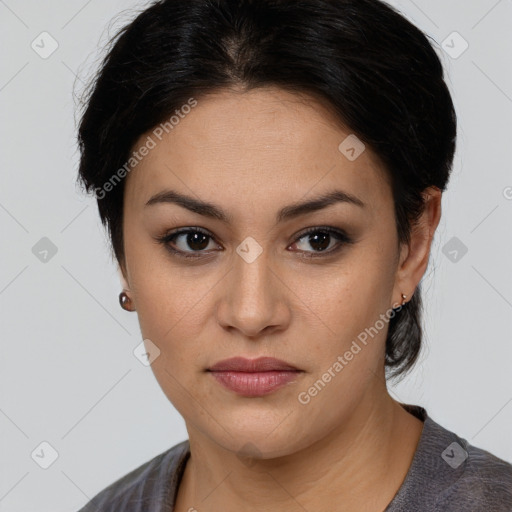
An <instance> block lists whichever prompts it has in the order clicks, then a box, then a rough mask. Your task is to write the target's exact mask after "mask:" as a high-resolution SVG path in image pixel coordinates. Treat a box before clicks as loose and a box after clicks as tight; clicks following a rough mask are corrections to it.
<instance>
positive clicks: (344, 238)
mask: <svg viewBox="0 0 512 512" xmlns="http://www.w3.org/2000/svg"><path fill="white" fill-rule="evenodd" d="M190 233H201V234H203V235H205V236H207V237H209V238H210V239H212V240H215V238H214V237H213V236H212V235H211V234H210V233H209V232H208V231H206V230H204V229H202V228H199V227H190V228H186V229H181V230H178V231H174V232H171V233H166V234H164V235H163V236H159V237H156V238H155V240H156V241H157V242H158V243H160V244H162V245H164V246H165V248H166V249H167V250H168V251H169V252H171V254H173V255H175V256H178V257H179V258H185V259H197V258H201V257H204V254H202V253H203V252H204V251H196V252H194V251H190V252H188V251H187V252H184V251H180V250H179V249H174V248H173V247H171V246H170V245H169V243H170V242H172V241H174V239H175V238H177V237H178V236H180V235H186V234H190ZM312 233H327V234H329V235H334V238H336V239H338V241H339V242H338V244H337V245H336V246H335V247H334V248H332V249H329V250H328V251H327V252H316V253H315V252H313V253H311V251H299V252H302V253H305V254H302V255H301V256H300V257H301V258H307V259H314V258H322V257H328V256H331V255H333V254H334V253H337V252H338V251H339V250H341V249H342V248H343V246H345V245H349V244H353V243H354V240H353V239H352V238H351V237H349V236H348V235H347V234H346V233H345V232H344V231H342V230H339V229H334V228H331V227H327V226H319V227H313V228H309V229H307V230H306V231H303V232H302V233H300V234H299V235H298V236H297V238H296V239H295V241H294V242H293V243H292V244H291V245H293V244H295V243H297V242H299V241H300V240H301V239H302V238H305V237H306V236H307V235H309V234H312Z"/></svg>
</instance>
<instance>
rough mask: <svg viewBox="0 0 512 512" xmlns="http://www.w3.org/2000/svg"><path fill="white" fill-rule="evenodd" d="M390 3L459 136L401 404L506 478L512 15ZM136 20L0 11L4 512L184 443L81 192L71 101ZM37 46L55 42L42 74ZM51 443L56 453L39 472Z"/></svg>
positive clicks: (80, 496) (27, 510) (55, 508)
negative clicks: (490, 461)
mask: <svg viewBox="0 0 512 512" xmlns="http://www.w3.org/2000/svg"><path fill="white" fill-rule="evenodd" d="M390 3H392V4H393V5H395V6H397V7H399V8H400V9H401V10H402V12H403V13H404V14H405V15H406V16H407V17H408V18H409V19H410V20H411V21H412V22H413V23H415V24H416V25H418V26H419V27H420V28H421V29H423V30H424V31H425V32H427V33H428V34H429V35H431V36H432V37H433V38H434V39H435V40H436V41H437V42H438V44H439V50H438V53H439V55H440V56H441V58H442V61H443V63H444V66H445V69H446V71H447V73H448V83H449V87H450V89H451V91H452V93H453V97H454V101H455V105H456V109H457V113H458V117H459V123H460V126H459V138H458V150H457V155H456V158H455V168H454V173H453V175H452V178H451V183H450V186H449V190H448V191H447V192H446V193H445V194H444V195H443V203H442V206H443V216H442V220H441V224H440V226H439V229H438V231H437V234H436V237H435V239H434V245H433V250H432V255H431V260H430V264H429V269H428V270H427V273H426V275H425V277H424V279H423V283H424V284H423V287H424V297H425V303H426V304H427V305H426V313H425V329H426V344H425V348H424V350H423V353H422V358H421V361H420V362H419V364H418V365H417V366H416V369H415V370H414V372H413V373H412V374H411V376H410V377H408V378H407V379H406V380H405V381H403V382H402V383H401V384H399V385H398V386H393V387H391V391H392V393H393V394H394V396H395V397H396V398H397V399H399V400H401V401H402V402H408V403H416V404H420V405H423V406H424V407H426V408H427V410H428V411H429V413H430V415H431V416H432V417H433V418H434V419H435V420H436V421H438V422H440V423H441V424H442V425H444V426H445V427H447V428H449V429H451V430H454V431H455V432H457V433H458V434H459V435H461V436H462V437H464V438H466V439H467V440H468V441H469V442H471V443H472V444H475V445H477V446H480V447H483V448H485V449H487V450H489V451H491V452H493V453H495V454H496V455H498V456H500V457H502V458H504V459H506V460H508V461H511V462H512V435H511V432H512V372H511V364H510V361H511V356H512V344H511V343H510V342H511V333H512V273H511V271H510V262H511V261H512V236H511V235H512V230H511V225H512V172H511V166H510V163H509V162H510V147H511V142H512V141H511V137H510V135H511V128H510V127H511V124H512V77H511V69H512V66H511V61H510V55H512V36H511V34H512V30H511V28H512V2H511V1H510V0H500V1H494V0H472V1H468V0H454V1H450V2H446V1H444V0H443V1H442V0H435V1H433V0H428V1H427V0H421V1H420V0H416V1H414V2H413V1H411V0H403V1H394V2H390ZM143 6H144V3H143V2H136V1H131V2H130V1H120V0H116V1H114V0H108V1H106V0H102V1H99V0H89V1H86V2H84V1H82V0H73V1H67V2H62V0H59V1H57V0H52V1H45V2H40V1H35V0H24V1H20V0H7V1H2V0H0V17H1V22H0V23H1V25H0V27H1V31H2V36H1V37H2V45H1V50H0V51H1V52H2V55H1V62H2V68H1V75H0V104H1V112H2V116H1V119H2V122H1V141H2V151H1V152H0V159H1V160H0V163H1V169H2V172H1V175H0V180H1V184H0V224H1V229H2V233H1V244H2V245H1V252H0V253H1V258H2V261H1V265H0V315H1V333H2V343H1V350H2V351H1V358H0V393H1V394H0V432H1V436H0V443H1V444H0V446H1V455H0V459H1V461H2V464H1V467H0V511H9V512H36V511H37V512H50V511H51V512H64V511H75V510H77V509H78V508H79V507H80V506H82V505H83V504H84V503H85V502H86V501H87V500H88V499H89V498H91V497H92V496H94V495H95V494H96V493H97V492H98V491H99V490H101V489H103V488H104V487H105V486H106V485H108V484H109V483H111V482H112V481H113V480H115V479H117V478H119V477H120V476H121V475H124V474H126V473H127V472H128V471H130V470H131V469H133V468H135V467H136V466H138V465H140V464H142V463H143V462H145V461H147V460H149V459H150V458H152V457H153V456H155V455H156V454H158V453H160V452H162V451H164V450H166V449H167V448H169V447H170V446H172V445H174V444H176V443H178V442H179V441H182V440H183V439H186V437H187V433H186V430H185V426H184V422H183V419H182V418H181V416H180V415H179V414H178V413H177V412H176V411H175V410H174V408H173V406H172V405H171V404H170V403H169V402H168V400H167V399H166V398H165V396H164V394H163V393H162V391H161V389H160V387H159V386H158V384H157V382H156V380H155V379H154V377H153V374H152V373H151V369H150V368H149V367H146V366H144V365H143V364H141V363H140V362H139V360H138V359H137V358H136V357H135V356H134V355H133V350H134V348H135V347H136V346H137V345H138V344H139V343H140V342H141V335H140V331H139V328H138V323H137V320H136V315H135V314H129V313H127V312H124V311H123V310H121V309H120V307H119V304H118V298H117V296H118V293H119V291H120V288H121V286H120V281H119V277H118V274H117V269H116V267H115V265H114V264H113V263H112V262H111V261H110V257H109V251H108V245H107V239H106V236H105V234H104V231H103V230H102V227H101V224H100V221H99V218H98V215H97V210H96V205H95V202H94V200H93V198H91V197H86V196H84V195H82V194H81V193H80V191H79V189H78V188H77V187H76V186H75V178H76V169H77V162H78V152H77V148H76V145H75V119H74V118H75V104H74V99H73V86H74V85H75V90H78V91H80V90H81V85H82V82H83V81H87V78H88V77H89V76H90V73H91V72H92V71H93V70H94V69H95V65H96V64H97V63H98V60H99V57H100V55H101V54H100V53H99V50H98V48H100V47H101V45H102V44H103V43H104V42H105V40H106V37H108V35H109V34H111V35H112V34H113V33H114V31H115V30H116V28H118V27H119V26H121V25H122V24H124V23H125V22H126V21H128V20H129V19H131V17H132V14H133V11H132V12H130V11H127V12H124V13H121V11H125V10H126V9H131V8H138V9H140V8H141V7H143ZM119 13H121V14H119ZM114 17H115V20H114V21H112V20H113V19H114ZM454 31H456V32H458V33H459V34H460V36H461V37H462V38H463V39H464V40H465V41H467V43H468V44H469V47H468V49H467V50H466V51H465V52H464V53H462V54H461V55H458V54H459V53H460V52H461V50H462V49H463V48H464V46H463V40H462V39H460V38H458V36H457V35H455V36H454V35H452V33H453V32H454ZM42 32H48V33H49V34H50V36H51V38H53V39H54V40H55V41H56V42H57V43H58V48H57V49H56V50H55V51H54V53H52V54H51V55H49V56H45V57H46V58H43V57H42V56H41V53H42V52H43V51H46V52H48V51H49V50H51V44H52V39H50V36H46V35H44V36H40V34H41V33H42ZM33 41H34V43H33ZM443 41H446V42H445V44H444V47H446V50H445V49H443ZM31 45H34V46H36V45H38V46H36V48H37V51H38V52H39V53H37V52H36V51H35V49H33V48H32V46H31ZM75 82H76V84H75ZM44 237H46V238H47V239H49V240H50V241H51V244H49V242H48V240H43V241H41V239H42V238H44ZM51 246H54V247H55V248H54V251H55V249H56V251H57V252H56V253H55V254H53V253H52V251H51V248H50V249H49V247H51ZM34 247H35V249H34ZM45 249H46V250H49V252H48V253H44V252H43V251H44V250H45ZM466 249H467V253H465V254H464V251H465V250H466ZM454 251H455V252H454ZM455 256H456V257H457V259H456V260H454V257H455ZM44 258H46V259H44ZM42 442H47V443H49V444H50V445H51V447H53V449H54V450H55V451H56V452H57V454H58V457H57V459H56V460H55V461H54V462H53V463H52V464H51V465H50V466H49V467H48V468H47V469H43V468H42V467H40V466H41V464H43V465H44V464H45V463H46V464H48V463H49V462H51V454H52V449H51V448H49V447H48V446H47V445H42V446H41V443H42ZM33 454H34V455H33ZM38 454H39V455H38Z"/></svg>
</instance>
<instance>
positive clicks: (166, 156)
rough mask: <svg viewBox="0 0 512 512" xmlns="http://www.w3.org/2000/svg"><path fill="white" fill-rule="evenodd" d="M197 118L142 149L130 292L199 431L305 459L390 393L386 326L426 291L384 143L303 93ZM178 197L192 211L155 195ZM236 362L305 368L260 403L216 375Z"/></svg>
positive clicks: (237, 98)
mask: <svg viewBox="0 0 512 512" xmlns="http://www.w3.org/2000/svg"><path fill="white" fill-rule="evenodd" d="M185 111H186V112H188V111H189V109H188V108H186V109H184V110H183V111H182V113H181V115H180V116H179V117H177V118H176V119H179V122H178V123H176V120H174V122H175V124H174V127H173V128H172V129H170V128H169V126H170V125H167V131H168V133H167V132H166V131H165V129H162V127H160V129H159V130H156V131H151V132H148V133H147V134H145V135H144V136H142V137H141V138H140V139H139V141H138V142H137V144H135V146H134V150H136V149H137V148H140V147H142V146H143V145H145V144H146V147H150V149H149V150H148V153H147V155H146V156H144V158H143V159H142V160H141V161H140V163H138V164H137V165H136V166H135V168H134V169H133V170H132V171H131V172H130V173H129V174H128V177H127V182H126V189H125V206H124V208H125V210H124V243H125V246H124V247H125V254H126V260H125V261H126V267H125V270H124V276H125V278H126V285H127V286H126V287H127V288H128V290H129V294H130V296H131V297H132V300H133V304H134V307H135V308H136V310H137V313H138V317H139V321H140V326H141V331H142V335H143V337H144V339H146V340H150V341H151V343H152V344H154V345H156V346H157V347H158V350H159V351H160V353H159V355H158V357H156V359H154V361H153V363H152V369H153V371H154V373H155V376H156V378H157V380H158V382H159V384H160V386H161V388H162V390H163V391H164V393H165V394H166V396H167V397H168V398H169V400H170V401H171V402H172V403H173V404H174V406H175V407H176V409H177V410H178V411H179V412H180V414H181V415H182V416H183V417H184V419H185V421H186V424H187V428H188V429H189V434H190V435H192V433H195V434H197V435H198V436H204V437H205V438H208V439H209V440H210V441H213V442H215V443H217V444H218V445H220V446H222V447H224V448H225V449H227V450H231V451H234V452H238V451H239V450H241V449H242V447H243V446H245V445H247V444H248V443H249V444H250V446H252V447H256V448H255V450H256V451H258V452H259V453H260V454H261V456H262V457H263V458H265V457H275V456H279V455H284V454H287V453H293V452H295V451H297V450H299V449H301V448H304V447H306V446H309V445H311V444H312V443H314V442H315V441H318V440H320V439H321V438H322V437H324V436H326V435H327V434H329V433H330V432H332V431H333V430H334V429H336V428H341V427H342V426H343V425H344V424H345V423H346V422H347V420H348V419H349V418H350V417H351V416H352V415H353V413H354V411H356V409H357V408H360V407H362V406H367V407H371V405H372V403H374V402H375V401H376V400H379V399H380V397H381V396H382V393H383V392H384V389H385V387H384V382H385V381H384V378H383V369H384V344H385V339H386V332H387V327H388V322H387V321H386V319H389V316H390V313H391V308H392V307H393V306H395V307H396V306H397V305H398V304H399V303H400V302H401V295H400V293H401V292H402V291H403V292H404V293H406V294H410V293H411V292H412V291H413V290H414V288H412V289H404V287H403V284H404V283H403V282H399V280H398V279H399V275H400V274H399V272H398V270H399V256H400V255H399V254H398V248H397V234H396V229H395V219H394V212H393V199H392V195H391V188H390V184H389V182H388V181H387V179H386V177H385V174H384V172H383V170H382V168H381V167H380V164H379V162H378V160H377V159H376V157H375V155H373V154H372V152H371V151H370V150H369V148H366V149H364V150H363V148H362V147H361V146H358V145H357V140H355V139H353V138H352V137H353V136H352V137H351V138H349V139H347V137H349V136H350V135H351V134H350V132H349V131H343V130H342V129H341V128H339V127H338V126H337V125H336V124H335V123H334V121H333V120H332V119H331V117H330V114H329V113H328V111H326V110H324V109H323V108H322V107H321V106H320V105H319V104H315V103H311V104H307V103H305V102H301V101H300V99H299V98H298V96H297V95H292V94H291V93H288V92H285V91H282V90H279V89H273V88H268V89H257V90H253V91H251V92H249V93H243V94H242V93H235V92H228V91H224V92H222V93H218V94H215V95H211V96H208V97H207V98H201V99H199V100H198V101H197V105H196V106H194V107H193V108H190V112H189V113H188V114H184V113H183V112H185ZM156 134H157V135H158V136H157V135H156ZM148 136H149V137H150V138H151V139H152V140H153V142H154V143H155V144H153V143H152V142H149V139H148ZM160 139H161V140H160ZM340 144H341V146H340ZM153 146H154V147H153ZM351 148H353V149H351ZM361 151H362V152H361ZM170 191H172V192H174V193H175V194H179V195H181V196H186V197H187V198H188V205H189V207H188V208H187V207H186V206H185V204H186V203H183V202H182V203H181V205H180V204H177V202H175V201H173V200H172V198H171V197H168V199H169V200H168V201H163V200H162V201H158V200H153V201H152V202H151V204H147V203H148V201H150V199H151V198H155V197H157V196H158V195H160V197H162V196H161V195H162V194H163V193H165V192H170ZM335 192H338V196H337V198H335V199H334V200H332V201H328V202H326V203H325V204H320V203H315V201H317V200H318V199H319V198H322V197H324V196H327V195H329V194H334V193H335ZM342 194H346V195H347V197H352V198H354V202H352V201H348V200H340V199H342V198H343V195H342ZM174 197H177V196H176V195H175V196H174ZM206 203H207V204H208V207H205V206H201V207H198V205H200V204H206ZM302 204H309V206H308V207H304V208H300V207H298V206H299V205H302ZM219 212H222V214H223V216H224V217H225V218H221V217H222V216H221V215H219ZM192 228H194V229H196V228H198V229H199V232H197V230H196V231H194V230H193V229H192ZM311 228H313V230H312V231H313V233H310V234H307V233H305V232H306V231H307V230H310V229H311ZM185 229H191V230H192V233H191V234H187V233H186V232H185V233H184V234H178V235H177V236H175V237H174V238H173V239H172V240H171V239H170V238H168V239H167V246H166V244H165V243H163V242H158V241H157V239H158V238H161V237H164V236H165V235H166V234H169V233H171V232H173V233H175V232H177V231H183V230H185ZM338 233H340V234H341V236H340V235H339V234H338ZM205 234H206V235H205ZM344 237H347V239H345V238H344ZM171 249H172V250H173V251H174V250H175V251H178V253H175V252H172V251H171ZM186 256H191V257H190V258H186ZM363 340H364V341H363ZM146 343H147V342H146ZM146 347H147V348H148V349H149V351H150V352H151V350H152V348H151V347H152V345H149V344H147V345H146ZM357 347H359V349H358V348H357ZM235 356H240V357H244V358H247V359H255V358H259V357H262V356H269V357H275V358H278V359H280V360H283V361H285V362H287V363H288V364H290V365H292V366H294V367H296V368H297V369H299V370H301V371H300V372H295V373H293V374H290V373H288V374H286V375H289V376H290V377H291V379H290V380H288V382H287V383H286V384H285V385H282V386H281V387H278V388H276V389H274V390H273V391H271V392H267V393H266V394H259V395H258V394H256V396H255V395H252V396H250V395H249V394H248V393H245V394H244V392H243V391H242V392H235V391H233V390H232V389H229V388H227V387H225V386H224V385H223V384H221V383H220V382H219V380H217V378H216V377H214V374H213V372H211V371H208V369H209V368H211V367H212V366H213V365H215V364H216V363H218V362H219V361H221V360H225V359H228V358H232V357H235ZM365 404H366V405H365Z"/></svg>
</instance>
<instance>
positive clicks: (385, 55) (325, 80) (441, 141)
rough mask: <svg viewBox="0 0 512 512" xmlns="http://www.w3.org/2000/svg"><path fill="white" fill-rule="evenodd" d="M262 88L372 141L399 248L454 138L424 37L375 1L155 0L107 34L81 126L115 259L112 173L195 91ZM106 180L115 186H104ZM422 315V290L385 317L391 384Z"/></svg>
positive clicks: (119, 252)
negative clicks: (317, 106) (304, 98)
mask: <svg viewBox="0 0 512 512" xmlns="http://www.w3.org/2000/svg"><path fill="white" fill-rule="evenodd" d="M262 86H278V87H281V88H283V89H286V90H288V91H291V92H301V93H304V92H305V93H308V94H310V95H311V96H313V97H316V98H321V99H323V100H324V101H325V102H326V103H327V104H328V105H330V107H331V110H332V113H333V114H334V115H335V116H336V117H337V119H339V120H340V122H341V123H342V124H343V125H344V126H347V127H349V128H350V130H351V131H352V133H354V134H356V135H357V137H358V138H359V139H360V140H362V141H363V142H364V143H365V144H366V145H368V146H369V147H371V149H372V150H373V151H374V152H375V153H376V154H377V155H378V157H379V158H380V160H381V161H382V162H383V164H384V166H385V168H386V171H387V173H388V174H389V177H390V180H391V183H392V190H393V198H394V204H395V217H396V228H397V232H398V239H399V243H408V241H409V240H410V231H411V226H412V225H413V223H414V222H415V221H416V220H417V219H418V217H419V216H420V215H421V213H422V211H423V208H424V202H423V197H422V191H424V190H425V189H426V188H427V187H429V186H436V187H438V188H439V189H441V190H445V188H446V186H447V183H448V180H449V175H450V171H451V166H452V162H453V156H454V152H455V142H456V115H455V110H454V106H453V103H452V99H451V96H450V93H449V90H448V88H447V85H446V83H445V81H444V76H443V68H442V64H441V62H440V60H439V58H438V56H437V54H436V52H435V50H434V48H433V46H432V45H431V43H430V42H429V39H428V36H426V35H425V34H423V33H422V32H421V31H420V30H419V29H418V28H417V27H415V26H414V25H413V24H411V23H410V22H409V21H407V20H406V18H405V17H403V16H402V15H401V14H400V13H399V12H398V11H397V10H395V9H394V8H392V7H391V6H389V5H387V4H386V3H384V2H382V1H379V0H295V1H290V0H256V1H253V0H162V1H158V2H155V3H153V4H152V5H151V6H150V7H148V8H147V9H145V10H144V11H143V12H141V13H140V14H139V15H138V16H137V17H136V18H135V19H134V20H133V21H132V22H131V23H129V24H128V25H126V26H124V28H122V29H121V30H120V31H119V32H118V33H117V34H116V36H115V37H114V38H112V39H111V41H110V46H109V48H108V53H107V55H106V57H105V58H104V61H103V63H102V65H101V68H100V70H99V72H98V74H97V75H96V76H95V79H94V81H93V83H92V84H91V88H90V94H89V95H88V97H87V99H86V101H85V105H84V111H83V114H82V117H81V121H80V126H79V131H78V142H79V147H80V151H81V160H80V168H79V177H78V179H79V182H80V184H81V185H83V186H84V187H85V189H86V191H87V192H93V191H94V192H96V197H97V200H98V208H99V214H100V217H101V220H102V222H103V224H104V225H105V226H106V227H107V228H108V230H109V235H110V239H111V242H112V248H113V255H114V256H115V258H116V259H117V261H118V262H119V263H122V262H124V250H123V236H122V219H123V190H124V187H123V180H122V179H121V178H120V176H124V175H125V174H126V173H122V172H121V173H119V172H118V171H119V170H120V169H122V168H123V166H125V164H126V162H127V161H128V160H129V158H130V152H131V151H132V149H133V145H134V144H135V142H136V140H137V139H138V138H139V137H140V136H141V135H142V134H144V133H146V132H147V131H148V130H150V129H152V128H153V127H155V126H157V125H159V124H160V123H163V122H166V121H167V120H168V119H169V117H170V116H172V115H173V113H175V112H176V110H179V109H180V108H181V107H182V106H183V105H185V104H187V103H188V102H189V100H190V98H191V97H193V98H195V99H200V98H201V96H202V95H204V94H208V93H210V92H215V91H217V90H221V89H229V88H235V87H236V88H242V89H243V90H250V89H254V88H257V87H262ZM116 173H117V175H116ZM113 177H114V178H116V180H117V181H118V182H119V183H117V182H116V183H115V186H109V185H107V187H105V185H106V184H108V183H112V178H113ZM107 189H108V190H107ZM420 284H421V283H420ZM421 308H422V303H421V286H418V289H417V290H416V291H415V293H414V295H413V297H412V299H411V300H410V302H408V303H407V304H406V305H405V306H404V307H403V308H401V309H400V311H397V313H396V315H395V316H394V317H393V318H392V319H391V320H390V321H389V330H388V336H387V341H386V368H387V371H388V377H397V376H399V375H400V374H405V372H407V371H408V370H409V369H410V368H411V367H412V366H413V364H414V362H415V361H416V359H417V357H418V354H419V351H420V348H421V342H422V328H421Z"/></svg>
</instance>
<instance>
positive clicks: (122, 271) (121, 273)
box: [117, 263, 130, 291]
mask: <svg viewBox="0 0 512 512" xmlns="http://www.w3.org/2000/svg"><path fill="white" fill-rule="evenodd" d="M117 271H118V273H119V279H120V281H121V284H122V286H123V290H126V291H130V285H129V284H128V277H127V275H128V274H127V272H126V268H125V266H124V265H123V264H122V263H118V265H117Z"/></svg>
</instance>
